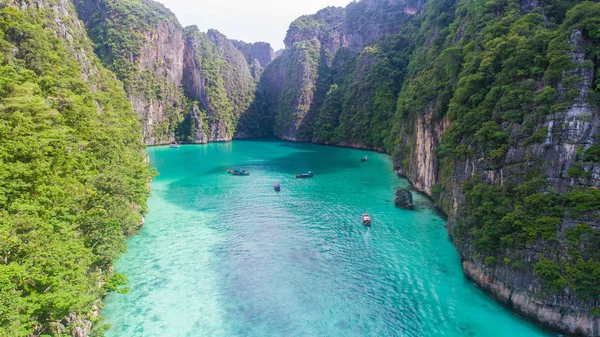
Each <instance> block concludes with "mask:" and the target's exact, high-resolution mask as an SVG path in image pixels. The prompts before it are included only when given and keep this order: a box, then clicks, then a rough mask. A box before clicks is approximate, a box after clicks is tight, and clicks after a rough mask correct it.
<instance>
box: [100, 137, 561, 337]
mask: <svg viewBox="0 0 600 337" xmlns="http://www.w3.org/2000/svg"><path fill="white" fill-rule="evenodd" d="M148 154H149V155H150V158H151V160H152V162H153V163H154V166H155V167H156V168H157V170H158V171H159V172H160V176H159V177H158V178H157V179H156V180H155V181H154V182H153V184H152V187H153V192H152V197H151V198H150V201H149V206H150V211H151V212H150V214H149V216H148V217H147V221H146V226H145V227H144V229H143V230H142V231H141V233H140V234H139V235H137V236H135V237H133V238H132V239H131V240H130V241H129V251H128V253H126V254H125V255H124V256H123V257H122V258H121V259H120V260H119V261H118V263H117V265H116V268H117V270H118V271H119V272H123V273H125V274H126V275H127V276H128V278H129V280H130V282H129V286H130V287H131V291H130V292H129V293H128V294H126V295H118V294H111V295H110V296H109V297H108V298H107V300H106V305H105V309H104V311H103V314H104V316H105V317H106V319H107V321H108V323H111V324H112V325H113V328H112V329H111V330H110V331H109V333H108V336H144V337H146V336H161V337H164V336H174V337H178V336H257V337H259V336H415V337H416V336H436V337H437V336H453V337H454V336H456V337H459V336H460V337H463V336H477V337H494V336H507V337H508V336H510V337H525V336H527V337H532V336H533V337H536V336H550V335H549V334H547V333H545V332H543V331H541V330H539V329H538V328H536V327H535V326H534V325H532V324H530V323H528V322H527V321H524V320H522V319H520V318H518V317H516V316H515V315H513V314H512V313H511V312H510V311H508V310H506V309H504V308H503V307H501V306H500V305H498V304H497V303H495V302H494V301H493V300H491V299H490V298H489V297H487V296H486V295H484V294H483V293H482V292H481V291H479V290H478V289H477V288H476V287H475V286H474V285H472V284H471V283H470V282H468V281H467V280H466V279H465V278H464V276H463V274H462V271H461V267H460V262H459V257H458V254H457V253H456V251H455V250H454V248H453V246H452V244H451V242H450V241H449V239H448V236H447V233H446V230H445V222H444V220H443V219H442V218H441V217H440V216H439V215H438V214H437V213H436V211H435V210H434V209H433V208H432V207H431V205H430V203H429V202H428V201H427V200H426V199H424V198H423V197H421V196H419V195H416V194H415V204H416V207H417V210H416V211H404V210H400V209H397V208H396V207H395V206H394V204H393V196H394V191H395V187H396V186H404V185H406V181H404V180H402V179H400V178H398V176H397V175H396V174H395V173H394V172H393V171H392V164H391V161H390V159H389V157H388V156H386V155H382V154H376V153H365V152H364V151H358V150H350V149H341V148H334V147H323V146H316V145H311V144H293V143H283V142H275V141H264V142H255V141H235V142H233V143H225V144H210V145H203V146H182V147H181V148H180V149H170V148H167V147H156V148H149V149H148ZM365 154H368V155H369V162H367V163H361V162H360V157H362V156H363V155H365ZM228 168H242V169H245V170H247V171H250V172H251V175H250V176H248V177H238V176H231V175H229V174H227V173H226V172H225V170H226V169H228ZM309 170H312V171H313V172H314V173H315V177H314V178H313V179H294V177H293V174H294V173H302V172H306V171H309ZM275 181H280V183H281V185H282V191H281V192H280V193H276V192H274V191H273V188H272V185H273V183H274V182H275ZM365 209H366V210H367V211H368V212H369V213H370V214H371V215H372V217H373V227H372V228H371V229H366V228H365V227H364V226H363V225H362V223H361V222H360V216H361V214H362V212H363V210H365Z"/></svg>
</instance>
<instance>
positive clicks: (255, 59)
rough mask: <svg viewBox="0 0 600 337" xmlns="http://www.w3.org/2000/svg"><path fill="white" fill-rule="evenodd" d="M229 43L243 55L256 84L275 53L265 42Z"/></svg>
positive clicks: (234, 41)
mask: <svg viewBox="0 0 600 337" xmlns="http://www.w3.org/2000/svg"><path fill="white" fill-rule="evenodd" d="M231 42H232V43H233V45H234V46H235V47H236V48H237V49H238V50H240V51H241V52H242V53H243V54H244V57H245V58H246V61H247V62H248V64H249V65H250V71H251V73H252V77H253V78H254V80H255V81H256V82H258V81H259V80H260V76H261V75H262V72H263V70H264V68H265V67H266V66H267V65H269V63H271V62H272V61H273V60H274V59H275V52H274V51H273V48H271V45H270V44H268V43H266V42H256V43H246V42H243V41H236V40H233V41H231Z"/></svg>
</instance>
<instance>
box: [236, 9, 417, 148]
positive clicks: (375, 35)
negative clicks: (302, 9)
mask: <svg viewBox="0 0 600 337" xmlns="http://www.w3.org/2000/svg"><path fill="white" fill-rule="evenodd" d="M422 6H423V4H422V3H421V2H410V1H379V0H378V1H360V2H356V3H352V4H350V5H348V6H347V7H346V8H339V7H329V8H326V9H323V10H321V11H319V12H318V13H316V14H315V15H309V16H303V17H300V18H299V19H297V20H296V21H294V22H293V23H292V24H291V25H290V28H289V30H288V33H287V36H286V39H285V44H286V50H284V51H283V53H282V54H281V56H279V57H278V58H277V59H276V62H273V63H272V64H271V66H272V67H273V68H277V69H272V70H271V69H269V68H270V67H271V66H268V67H267V68H266V69H265V76H267V77H269V79H268V80H265V81H266V82H270V83H273V82H276V85H275V86H274V87H273V88H272V90H271V88H269V87H268V86H263V89H264V92H265V93H264V95H262V96H257V101H258V105H260V106H263V107H264V106H267V108H268V109H270V108H272V110H276V112H275V123H274V133H275V135H277V136H278V137H280V138H282V139H287V140H294V141H311V140H312V141H315V142H322V143H328V144H332V143H334V144H356V145H357V146H362V147H367V148H376V149H381V148H382V140H381V139H373V138H374V137H371V136H370V135H369V136H366V135H365V134H375V133H377V131H375V130H374V129H373V128H372V127H368V128H367V131H363V130H360V131H358V132H357V131H356V129H357V128H362V127H363V126H361V125H358V124H353V123H350V122H348V123H345V122H340V123H338V121H337V118H335V120H334V121H333V122H334V124H332V125H330V126H331V127H332V128H334V129H335V128H337V127H338V126H339V128H340V130H339V131H337V132H336V130H315V125H318V124H315V121H316V120H317V119H318V118H319V115H321V114H322V113H321V112H320V110H321V106H322V105H323V103H324V102H325V100H326V96H327V93H328V91H329V90H330V87H331V86H332V85H333V84H338V85H339V86H342V85H343V84H344V82H348V83H347V84H346V85H344V86H343V90H344V91H351V92H352V95H354V97H350V98H348V99H347V103H346V102H345V106H344V108H346V109H343V111H344V115H343V116H342V117H341V119H342V120H343V121H346V120H348V121H349V120H351V119H352V118H353V117H352V116H353V115H354V114H356V113H361V111H367V112H366V113H363V114H372V110H373V109H382V108H381V107H377V106H376V105H377V104H378V102H375V98H373V99H372V100H371V101H370V102H366V104H365V102H364V100H363V99H362V98H361V99H358V96H360V95H364V94H366V91H368V90H371V89H373V88H371V89H367V88H366V87H368V85H367V84H365V83H363V82H361V81H362V79H363V78H364V77H367V78H370V79H372V77H373V75H374V73H376V72H378V71H386V70H383V69H381V70H379V69H373V68H382V67H385V66H386V65H387V64H389V63H391V62H390V61H391V60H392V59H390V58H388V55H387V54H386V52H388V49H390V48H389V46H390V45H391V46H393V47H392V48H396V47H397V48H398V49H404V48H405V49H406V50H410V46H409V45H408V44H410V43H409V41H408V40H406V41H403V42H408V43H401V42H398V40H394V41H391V40H389V39H388V40H389V41H386V42H385V43H383V42H381V40H382V39H386V38H388V37H389V36H390V35H393V34H396V33H398V32H400V31H401V27H403V25H404V24H406V23H407V22H408V21H410V20H411V19H412V18H414V16H416V15H417V14H418V13H419V11H420V10H421V9H422ZM380 42H381V43H380ZM359 56H360V57H359ZM357 62H358V63H357ZM392 62H398V63H399V64H391V67H395V66H398V67H399V68H400V70H399V71H398V70H394V71H392V72H391V75H392V76H391V83H388V82H384V83H383V84H382V88H381V90H382V91H387V92H386V93H385V95H389V96H388V97H389V98H390V101H389V102H385V104H393V103H394V102H393V99H392V96H393V95H395V94H396V93H395V92H397V91H398V90H399V83H400V82H401V79H402V76H403V68H404V66H405V63H406V62H407V58H405V57H404V56H402V57H401V58H394V59H393V61H392ZM282 68H284V69H282ZM352 71H355V72H356V76H355V78H353V79H352V81H346V79H345V77H346V76H348V75H350V74H352ZM390 71H391V69H390ZM276 73H278V74H280V78H279V79H273V74H276ZM290 79H291V80H290ZM374 82H375V81H374ZM369 84H370V83H369ZM282 85H283V87H284V88H285V89H284V90H283V91H282V92H280V91H279V88H280V87H281V86H282ZM373 90H374V89H373ZM388 92H389V94H388ZM273 96H278V97H276V98H275V99H273V98H272V97H273ZM263 98H264V99H265V101H264V102H261V101H260V100H261V99H263ZM363 98H364V97H363ZM354 99H356V100H357V101H356V102H351V101H352V100H354ZM273 102H275V103H276V104H277V107H272V106H271V105H272V103H273ZM334 114H335V115H336V117H339V115H338V114H337V113H334ZM388 114H389V116H387V117H383V116H381V117H379V116H378V117H376V118H374V120H377V119H381V120H382V121H384V120H386V119H389V118H390V117H391V114H392V109H389V110H388ZM266 115H269V116H270V114H266ZM338 124H339V125H338ZM372 125H373V126H376V127H380V126H382V125H381V124H378V123H375V122H374V123H373V124H372ZM241 131H242V132H243V133H244V134H250V135H251V134H252V133H251V132H250V131H249V130H244V129H243V127H242V128H241ZM336 133H337V137H335V136H334V134H336ZM325 134H327V135H329V137H323V135H325ZM379 134H380V136H381V135H382V133H381V132H380V133H379ZM350 135H353V136H350ZM375 138H376V137H375Z"/></svg>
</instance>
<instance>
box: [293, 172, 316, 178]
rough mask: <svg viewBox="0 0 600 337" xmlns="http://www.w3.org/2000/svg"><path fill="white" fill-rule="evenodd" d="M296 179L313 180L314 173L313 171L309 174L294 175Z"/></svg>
mask: <svg viewBox="0 0 600 337" xmlns="http://www.w3.org/2000/svg"><path fill="white" fill-rule="evenodd" d="M294 177H296V178H298V179H304V178H312V177H313V173H312V171H308V173H302V174H294Z"/></svg>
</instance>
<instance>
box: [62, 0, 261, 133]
mask: <svg viewBox="0 0 600 337" xmlns="http://www.w3.org/2000/svg"><path fill="white" fill-rule="evenodd" d="M73 2H74V3H75V5H76V7H77V10H78V13H79V18H80V19H81V20H82V21H83V22H84V23H85V25H86V27H87V29H88V33H89V35H90V37H91V38H92V39H93V40H94V42H95V43H96V46H97V47H96V53H97V54H98V55H99V56H100V58H101V60H102V61H103V62H104V64H105V65H106V66H107V67H109V68H110V69H112V70H114V71H115V72H116V73H117V75H118V77H119V79H121V80H122V81H123V83H124V85H125V90H126V91H127V93H128V94H129V97H130V101H131V102H132V104H133V106H134V109H135V111H137V112H138V114H139V116H140V120H141V121H142V124H143V134H144V141H145V142H146V144H148V145H157V144H165V143H169V142H172V141H174V140H177V141H182V142H192V143H205V142H211V141H227V140H231V138H232V135H233V133H234V131H235V129H236V124H237V120H238V119H239V118H240V116H241V114H242V113H243V112H245V111H246V109H247V108H248V106H249V104H250V102H251V101H252V100H253V97H254V90H255V87H256V84H255V82H256V81H257V80H258V78H259V77H260V73H261V72H262V68H263V67H264V66H266V65H267V64H268V63H269V62H270V61H271V59H272V50H271V48H270V46H269V45H268V44H264V43H257V44H247V43H244V42H235V43H234V42H232V41H230V40H228V39H227V37H226V36H224V35H223V34H221V33H219V32H218V31H215V30H211V31H209V32H208V34H204V33H200V32H199V31H197V28H195V29H194V28H190V29H187V30H186V32H187V33H185V34H187V35H186V37H185V38H184V30H183V28H182V27H181V25H180V24H179V22H178V21H177V18H176V17H175V16H174V15H173V13H171V12H170V11H169V10H168V9H166V8H165V7H164V6H163V5H161V4H159V3H157V2H155V1H151V0H131V1H125V2H124V1H116V0H73ZM192 35H194V37H192ZM238 46H241V47H238ZM242 47H243V48H242ZM238 48H241V49H244V50H243V52H244V53H243V52H242V51H240V50H239V49H238ZM255 60H256V64H255ZM253 76H254V77H253Z"/></svg>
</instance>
